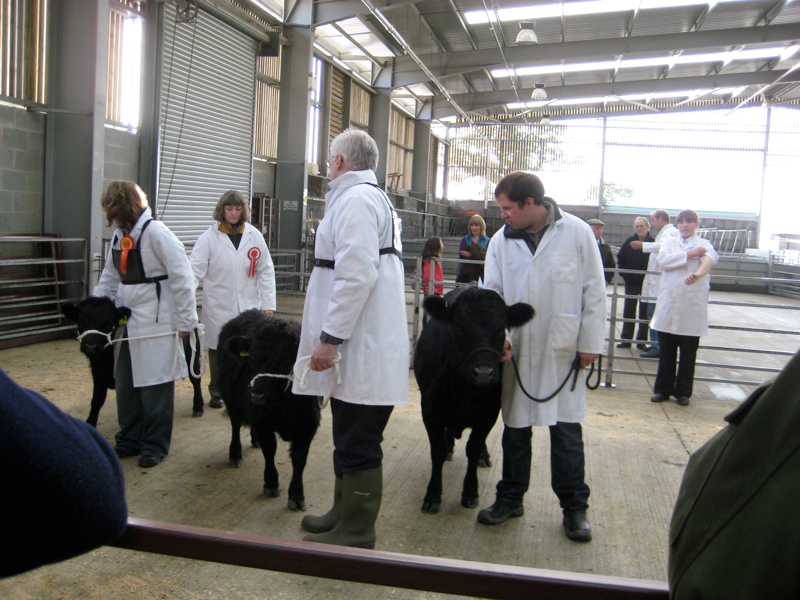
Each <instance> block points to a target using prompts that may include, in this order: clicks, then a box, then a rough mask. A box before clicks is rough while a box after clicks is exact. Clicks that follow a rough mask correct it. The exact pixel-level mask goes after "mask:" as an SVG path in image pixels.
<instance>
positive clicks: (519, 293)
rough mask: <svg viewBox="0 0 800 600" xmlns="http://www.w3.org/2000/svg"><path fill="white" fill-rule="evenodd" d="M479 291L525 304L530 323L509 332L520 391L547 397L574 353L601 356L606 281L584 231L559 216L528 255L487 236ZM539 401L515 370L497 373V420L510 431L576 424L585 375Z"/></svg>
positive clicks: (519, 245)
mask: <svg viewBox="0 0 800 600" xmlns="http://www.w3.org/2000/svg"><path fill="white" fill-rule="evenodd" d="M485 287H487V288H490V289H493V290H496V291H497V292H499V293H500V294H501V295H502V296H503V297H504V299H505V301H506V303H507V304H514V303H516V302H527V303H528V304H530V305H531V306H533V308H534V309H535V311H536V314H535V316H534V317H533V320H532V321H530V322H529V323H528V324H526V325H525V326H523V327H521V328H518V329H512V330H511V344H512V351H513V354H514V358H515V360H516V361H517V365H518V367H519V369H520V377H521V379H522V382H523V385H524V386H525V389H527V390H528V392H529V393H531V394H533V395H534V396H536V397H537V398H544V397H546V396H549V395H550V394H552V393H553V392H554V391H555V390H556V388H558V386H559V385H560V383H561V382H562V381H563V380H564V377H565V376H566V375H567V372H568V371H569V369H570V366H571V365H572V361H573V360H574V358H575V353H576V352H577V351H581V352H586V353H588V354H600V353H602V350H603V339H604V327H605V322H606V311H605V296H606V282H605V278H604V276H603V263H602V260H601V258H600V253H599V252H598V251H597V241H596V240H595V237H594V234H593V233H592V229H591V227H589V225H587V224H586V223H584V222H583V221H582V220H580V219H578V218H577V217H574V216H572V215H569V214H566V213H563V212H562V213H561V218H557V220H556V221H554V222H553V223H552V224H551V225H550V226H549V227H548V228H547V231H546V232H545V234H544V236H543V237H542V240H541V242H540V243H539V247H538V248H537V250H536V254H535V255H532V254H531V251H530V250H529V249H528V245H527V244H526V242H525V240H522V239H512V238H507V237H505V235H504V233H503V230H502V229H501V230H500V231H498V232H497V233H495V235H494V236H493V237H492V242H491V243H490V244H489V250H488V252H487V255H486V268H485ZM581 373H582V374H581V375H579V377H578V384H577V386H576V388H575V391H574V392H573V391H570V389H569V388H570V385H571V382H570V383H568V384H567V385H566V387H565V388H564V389H563V390H562V391H561V393H560V394H558V396H556V397H555V398H553V399H552V400H550V401H549V402H545V403H537V402H533V401H532V400H529V399H528V398H527V397H526V396H525V394H524V393H523V392H522V390H521V389H520V388H519V385H518V384H517V382H516V379H515V375H514V368H513V367H512V366H511V363H507V364H506V366H505V367H504V368H503V393H502V408H503V422H504V423H505V424H506V425H508V426H510V427H528V426H531V425H555V424H556V422H559V421H560V422H565V423H579V422H581V421H583V420H584V418H585V416H586V385H585V383H584V379H585V373H586V371H582V372H581Z"/></svg>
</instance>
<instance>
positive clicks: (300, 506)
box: [288, 498, 306, 512]
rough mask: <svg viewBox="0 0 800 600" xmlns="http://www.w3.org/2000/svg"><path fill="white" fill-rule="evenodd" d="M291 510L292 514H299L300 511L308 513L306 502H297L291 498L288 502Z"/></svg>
mask: <svg viewBox="0 0 800 600" xmlns="http://www.w3.org/2000/svg"><path fill="white" fill-rule="evenodd" d="M288 507H289V510H290V511H292V512H297V511H298V510H300V511H303V512H306V503H305V501H304V500H297V499H296V498H289V502H288Z"/></svg>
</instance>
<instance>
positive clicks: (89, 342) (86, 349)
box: [61, 296, 203, 427]
mask: <svg viewBox="0 0 800 600" xmlns="http://www.w3.org/2000/svg"><path fill="white" fill-rule="evenodd" d="M61 311H62V313H63V314H64V316H65V317H67V318H68V319H69V320H71V321H75V322H76V323H77V325H78V333H79V334H82V333H84V332H86V331H90V330H95V331H102V332H103V333H106V334H109V335H113V333H114V331H115V330H116V328H117V327H118V326H119V325H120V322H121V321H124V320H125V319H127V318H128V317H130V316H131V309H130V308H127V307H125V306H122V307H117V306H115V305H114V301H113V300H111V299H109V298H105V297H102V298H98V297H96V296H90V297H89V298H86V299H85V300H82V301H81V302H78V303H74V304H65V305H64V306H63V307H62V309H61ZM192 335H196V333H195V332H192ZM189 343H190V342H189V336H188V335H187V336H186V337H185V338H183V351H184V353H185V354H186V362H187V363H188V362H189V361H190V360H191V356H192V350H191V346H190V345H189ZM197 347H198V351H197V356H196V357H195V362H194V370H195V372H196V373H197V372H199V370H200V352H202V348H200V345H199V343H198V344H197ZM81 352H83V353H84V354H85V355H86V357H87V358H88V359H89V365H90V367H91V369H92V385H93V389H92V405H91V409H90V411H89V418H87V419H86V422H87V423H89V425H92V426H93V427H97V419H98V417H99V416H100V409H101V408H103V404H105V402H106V396H107V395H108V390H113V389H114V348H113V347H112V346H110V345H108V338H106V337H105V336H104V335H100V334H99V333H90V334H89V335H87V336H86V337H84V338H83V339H82V340H81ZM191 370H192V369H191V368H190V369H189V372H190V375H189V379H191V381H192V387H193V388H194V398H193V402H192V416H193V417H202V416H203V393H202V392H201V390H200V378H198V377H192V376H191Z"/></svg>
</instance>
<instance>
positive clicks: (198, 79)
mask: <svg viewBox="0 0 800 600" xmlns="http://www.w3.org/2000/svg"><path fill="white" fill-rule="evenodd" d="M165 8H166V10H165V25H164V52H163V65H164V66H163V72H162V90H161V118H160V141H159V155H160V157H159V174H158V199H157V204H156V207H157V212H158V217H159V219H161V220H162V221H163V222H164V223H165V224H166V225H167V226H168V227H169V228H170V229H171V230H172V231H173V232H174V233H175V234H176V235H177V236H178V238H179V239H180V240H181V241H182V242H183V244H184V245H185V246H186V249H187V250H190V249H191V247H192V246H194V243H195V241H196V240H197V237H198V236H199V235H200V234H201V233H203V232H204V231H205V230H206V229H208V227H209V225H211V224H212V223H213V219H212V213H213V212H214V207H215V205H216V203H217V201H218V200H219V197H220V196H221V195H222V193H223V192H225V191H227V190H231V189H232V190H237V191H239V192H241V193H242V195H243V196H244V197H245V198H246V199H248V200H249V198H250V182H251V170H252V147H253V111H254V94H255V91H254V90H255V65H256V59H255V53H256V47H257V42H256V41H255V40H253V39H252V38H250V37H248V36H246V35H245V34H243V33H241V32H239V31H237V30H235V29H233V28H232V27H230V26H229V25H227V24H226V23H223V22H222V21H220V20H218V19H216V18H214V17H213V16H212V15H210V14H208V13H206V12H204V11H203V10H200V11H199V12H198V15H197V19H196V20H195V21H193V22H190V23H182V22H178V23H177V25H176V22H175V5H174V4H173V3H169V4H166V6H165Z"/></svg>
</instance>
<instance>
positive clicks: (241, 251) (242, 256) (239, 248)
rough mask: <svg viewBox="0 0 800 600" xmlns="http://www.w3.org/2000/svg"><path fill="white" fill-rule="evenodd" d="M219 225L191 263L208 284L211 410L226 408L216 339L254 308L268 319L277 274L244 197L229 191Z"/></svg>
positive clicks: (205, 312) (204, 317)
mask: <svg viewBox="0 0 800 600" xmlns="http://www.w3.org/2000/svg"><path fill="white" fill-rule="evenodd" d="M214 219H215V220H216V221H217V223H215V224H214V225H212V226H211V227H209V228H208V230H207V231H205V232H204V233H203V234H202V235H201V236H200V237H199V238H197V242H196V243H195V245H194V249H193V250H192V254H191V255H190V256H189V262H190V263H191V265H192V271H193V273H194V277H195V279H196V280H197V281H196V283H197V284H199V282H200V280H201V279H202V280H203V309H202V314H201V317H200V322H201V323H203V325H205V340H204V343H203V345H204V346H205V347H206V348H208V369H209V371H210V372H211V381H210V383H209V385H208V391H209V393H210V394H211V402H209V404H208V405H209V406H210V407H212V408H222V406H223V402H222V398H221V397H220V394H219V390H218V389H217V340H218V338H219V332H220V329H222V326H223V325H224V324H225V323H227V322H228V321H230V320H231V319H232V318H234V317H235V316H237V315H238V314H239V313H242V312H244V311H246V310H249V309H251V308H255V309H259V310H261V312H263V313H264V314H265V315H267V316H268V317H271V316H272V313H273V311H274V310H275V269H274V267H273V265H272V257H271V256H270V254H269V250H268V249H267V244H266V242H265V241H264V236H263V235H261V232H260V231H259V230H258V229H256V228H255V227H253V226H252V225H250V223H249V222H248V221H250V210H249V208H248V206H247V202H245V199H244V197H243V196H242V195H241V194H240V193H239V192H236V191H234V190H231V191H228V192H225V193H224V194H222V197H221V198H220V199H219V201H218V202H217V206H216V208H215V209H214Z"/></svg>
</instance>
